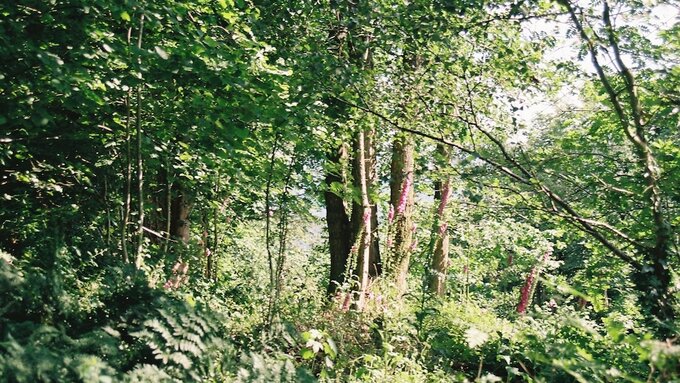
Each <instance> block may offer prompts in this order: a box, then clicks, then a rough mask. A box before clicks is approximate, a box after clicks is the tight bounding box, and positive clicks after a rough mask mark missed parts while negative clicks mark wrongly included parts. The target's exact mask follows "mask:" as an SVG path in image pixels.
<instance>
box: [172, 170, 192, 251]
mask: <svg viewBox="0 0 680 383" xmlns="http://www.w3.org/2000/svg"><path fill="white" fill-rule="evenodd" d="M172 187H173V189H174V192H173V195H172V203H171V204H170V205H171V206H170V236H171V237H172V238H173V239H175V240H178V241H180V242H182V243H184V244H186V243H188V242H189V234H190V232H189V213H190V212H191V200H190V199H189V197H188V195H187V193H186V192H185V191H184V190H183V189H182V188H181V187H180V186H178V185H177V182H175V183H173V185H172Z"/></svg>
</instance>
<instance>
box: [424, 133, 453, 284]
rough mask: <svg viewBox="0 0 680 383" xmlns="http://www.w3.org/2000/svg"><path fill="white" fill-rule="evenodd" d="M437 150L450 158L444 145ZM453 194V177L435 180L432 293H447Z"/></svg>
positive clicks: (431, 269) (430, 281)
mask: <svg viewBox="0 0 680 383" xmlns="http://www.w3.org/2000/svg"><path fill="white" fill-rule="evenodd" d="M437 152H438V153H439V155H440V156H441V157H442V160H444V161H447V162H448V159H449V150H448V148H447V147H445V146H444V145H441V144H439V145H437ZM450 196H451V177H449V176H444V178H443V180H440V181H437V182H435V191H434V200H435V203H437V211H436V213H435V219H434V226H433V233H432V234H433V236H434V237H435V244H434V252H433V254H432V264H431V265H430V276H429V290H430V292H431V293H433V294H435V295H438V296H444V295H446V274H447V271H448V267H449V263H450V260H449V233H448V230H447V228H448V223H447V222H446V215H445V211H446V206H447V204H448V200H449V197H450Z"/></svg>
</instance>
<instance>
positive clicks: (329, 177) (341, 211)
mask: <svg viewBox="0 0 680 383" xmlns="http://www.w3.org/2000/svg"><path fill="white" fill-rule="evenodd" d="M346 158H347V150H346V148H345V147H344V146H341V147H340V148H339V149H338V150H337V151H336V152H335V153H333V154H331V155H329V157H328V161H329V162H330V163H331V164H333V165H334V166H335V167H336V169H334V170H327V172H326V180H325V183H326V191H325V192H324V200H325V202H326V222H327V223H328V246H329V248H330V253H331V270H330V278H329V283H328V288H327V292H328V294H329V295H333V294H334V293H335V291H336V290H337V288H338V287H339V286H341V285H342V284H343V283H345V280H346V275H345V272H346V268H347V258H348V256H349V252H350V248H351V246H352V241H351V238H352V236H351V231H350V224H349V217H348V216H347V212H346V210H345V203H344V201H343V199H342V197H341V196H339V195H337V194H335V193H334V192H333V191H332V185H333V184H344V183H345V179H344V177H343V176H342V172H341V171H339V170H338V169H339V168H340V167H341V166H342V162H343V160H344V159H346Z"/></svg>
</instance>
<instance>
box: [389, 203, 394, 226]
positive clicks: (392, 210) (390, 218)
mask: <svg viewBox="0 0 680 383" xmlns="http://www.w3.org/2000/svg"><path fill="white" fill-rule="evenodd" d="M393 220H394V205H392V204H390V210H389V211H388V212H387V222H389V223H392V221H393Z"/></svg>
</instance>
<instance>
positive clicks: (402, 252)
mask: <svg viewBox="0 0 680 383" xmlns="http://www.w3.org/2000/svg"><path fill="white" fill-rule="evenodd" d="M413 171H414V159H413V140H412V138H411V137H409V136H406V135H399V136H397V137H396V138H395V139H394V143H393V146H392V165H391V178H390V205H391V207H390V209H391V210H392V211H393V214H394V221H393V223H392V227H391V229H390V235H391V237H392V238H391V242H392V243H391V253H390V260H389V265H390V267H389V271H388V273H389V274H392V275H393V276H394V278H395V283H396V288H397V295H398V296H401V295H403V294H404V293H405V292H406V288H407V285H406V277H407V276H408V268H409V263H410V258H411V253H412V252H413V245H414V242H413V234H414V231H415V230H414V229H415V226H414V225H415V223H414V222H413V218H412V214H413V199H414V191H413V189H414V188H413Z"/></svg>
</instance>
